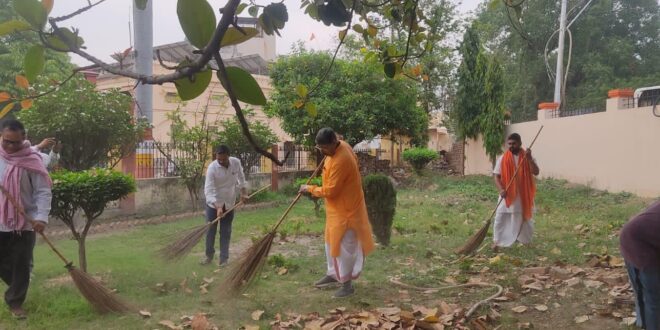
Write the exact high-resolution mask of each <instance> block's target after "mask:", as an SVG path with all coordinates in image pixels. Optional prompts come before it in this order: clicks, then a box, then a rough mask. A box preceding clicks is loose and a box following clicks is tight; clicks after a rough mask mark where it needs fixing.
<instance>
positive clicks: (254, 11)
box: [248, 6, 259, 17]
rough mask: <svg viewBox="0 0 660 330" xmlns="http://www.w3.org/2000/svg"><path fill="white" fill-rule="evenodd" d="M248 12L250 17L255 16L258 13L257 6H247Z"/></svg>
mask: <svg viewBox="0 0 660 330" xmlns="http://www.w3.org/2000/svg"><path fill="white" fill-rule="evenodd" d="M248 14H249V15H250V16H252V17H257V15H259V7H257V6H252V7H250V8H248Z"/></svg>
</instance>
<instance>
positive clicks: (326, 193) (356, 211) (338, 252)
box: [300, 128, 375, 298]
mask: <svg viewBox="0 0 660 330" xmlns="http://www.w3.org/2000/svg"><path fill="white" fill-rule="evenodd" d="M316 144H317V148H318V149H319V150H321V152H323V154H324V155H326V158H325V163H324V165H323V185H322V186H321V187H317V186H312V185H309V186H308V185H303V186H301V187H300V192H302V193H310V194H312V195H313V196H315V197H321V198H325V206H326V223H325V250H326V259H327V273H326V276H325V277H323V278H322V279H321V280H319V281H318V282H316V283H315V286H316V287H319V288H320V287H326V286H330V285H333V284H338V283H340V284H341V288H340V289H339V290H338V291H337V292H335V294H334V296H335V297H338V298H340V297H346V296H349V295H351V294H353V293H354V292H355V289H354V288H353V285H352V280H354V279H356V278H357V277H358V276H359V275H360V272H361V271H362V267H363V265H364V257H365V256H366V255H367V254H369V253H370V252H371V251H373V250H374V248H375V244H374V241H373V238H372V232H371V225H370V224H369V217H368V214H367V207H366V204H365V202H364V193H363V191H362V178H361V176H360V170H359V167H358V163H357V156H356V155H355V153H353V149H352V148H351V146H350V145H349V144H348V143H346V142H344V141H339V140H338V139H337V136H336V135H335V132H334V131H333V130H332V129H330V128H323V129H321V130H320V131H319V132H318V134H317V136H316Z"/></svg>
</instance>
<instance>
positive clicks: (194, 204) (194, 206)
mask: <svg viewBox="0 0 660 330" xmlns="http://www.w3.org/2000/svg"><path fill="white" fill-rule="evenodd" d="M187 188H188V196H190V204H192V210H193V212H197V201H196V200H195V199H196V198H195V193H194V192H193V189H194V188H191V187H190V186H188V187H187Z"/></svg>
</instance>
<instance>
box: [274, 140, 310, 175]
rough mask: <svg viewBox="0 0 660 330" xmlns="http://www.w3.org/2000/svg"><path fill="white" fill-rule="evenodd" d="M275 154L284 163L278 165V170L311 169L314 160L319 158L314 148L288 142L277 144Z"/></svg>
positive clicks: (297, 170)
mask: <svg viewBox="0 0 660 330" xmlns="http://www.w3.org/2000/svg"><path fill="white" fill-rule="evenodd" d="M277 155H278V157H279V158H280V159H283V160H284V165H283V166H280V167H278V171H279V172H299V171H313V170H314V169H315V168H316V161H317V160H320V157H317V151H316V149H314V148H310V147H306V146H301V145H296V144H293V143H288V142H286V143H284V145H280V146H279V150H278V151H277ZM268 162H270V161H268Z"/></svg>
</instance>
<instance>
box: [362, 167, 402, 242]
mask: <svg viewBox="0 0 660 330" xmlns="http://www.w3.org/2000/svg"><path fill="white" fill-rule="evenodd" d="M362 187H363V189H364V199H365V202H366V204H367V212H369V222H370V223H371V227H372V228H373V230H374V234H375V235H376V239H377V240H378V242H380V243H381V244H383V245H385V246H387V245H389V244H390V236H392V222H393V221H394V212H395V210H396V190H395V189H394V185H392V181H390V178H388V177H387V176H385V175H382V174H371V175H367V176H366V177H365V178H364V179H363V181H362Z"/></svg>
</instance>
